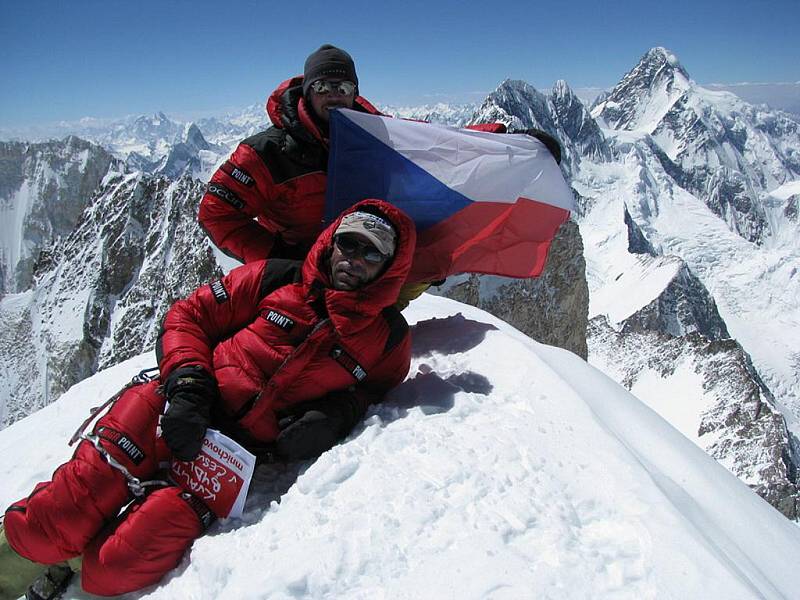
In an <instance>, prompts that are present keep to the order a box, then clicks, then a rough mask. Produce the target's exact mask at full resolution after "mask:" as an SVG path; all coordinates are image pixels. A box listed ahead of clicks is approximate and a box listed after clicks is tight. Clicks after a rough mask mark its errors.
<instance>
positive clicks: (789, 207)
mask: <svg viewBox="0 0 800 600" xmlns="http://www.w3.org/2000/svg"><path fill="white" fill-rule="evenodd" d="M798 212H800V194H794V195H793V196H789V198H787V199H786V208H784V209H783V214H784V216H785V217H786V218H787V219H789V220H790V221H793V222H795V223H796V222H797V214H798Z"/></svg>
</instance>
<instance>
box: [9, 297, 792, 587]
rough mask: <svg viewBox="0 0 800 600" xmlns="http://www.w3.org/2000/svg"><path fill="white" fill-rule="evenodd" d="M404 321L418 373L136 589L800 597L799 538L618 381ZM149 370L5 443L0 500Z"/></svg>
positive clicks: (132, 367)
mask: <svg viewBox="0 0 800 600" xmlns="http://www.w3.org/2000/svg"><path fill="white" fill-rule="evenodd" d="M406 314H407V317H408V319H409V321H410V322H412V323H414V360H413V363H412V369H411V373H410V375H409V379H408V380H407V381H406V382H405V383H404V384H403V385H402V386H400V387H399V388H398V389H397V390H396V391H395V392H393V394H392V395H391V397H390V398H389V399H387V401H386V402H385V403H384V404H382V405H380V406H378V407H376V408H375V409H374V410H373V411H372V413H371V414H370V416H369V417H368V419H367V420H366V422H365V423H364V425H363V426H361V427H360V428H358V429H357V430H356V432H355V433H354V434H353V435H352V436H351V437H350V438H349V439H348V440H347V441H346V442H345V443H343V444H341V445H339V446H337V447H335V448H334V449H332V450H331V451H329V452H327V453H325V454H324V455H323V456H321V457H320V458H319V459H318V460H317V461H316V462H314V463H313V464H307V465H299V466H297V465H295V466H292V465H290V466H284V467H281V468H276V467H271V468H262V470H260V471H259V472H257V476H256V482H255V489H254V491H253V493H252V495H251V499H250V502H249V504H248V509H247V512H246V516H245V521H246V523H241V522H227V523H220V524H217V525H215V526H214V528H212V530H211V532H210V534H209V535H207V536H206V537H204V538H201V539H200V540H199V541H197V542H196V543H195V544H194V546H193V548H192V550H191V552H190V554H189V555H188V556H187V558H186V559H185V560H184V562H183V564H182V565H181V566H180V567H179V568H178V569H176V571H175V572H174V573H173V574H172V575H171V576H169V577H168V578H167V579H166V580H165V581H164V582H163V583H162V585H160V586H156V587H154V588H151V589H148V590H146V591H145V592H143V593H142V594H140V595H138V596H139V597H147V598H153V599H156V598H176V597H181V598H189V597H191V598H241V599H248V598H254V599H255V598H301V597H302V598H432V599H433V598H436V599H440V598H496V599H500V598H515V599H516V598H534V597H535V598H637V599H638V598H656V597H657V598H702V597H709V593H711V594H713V596H714V597H718V598H790V597H792V596H793V593H794V592H795V591H796V590H797V589H798V586H799V585H800V573H798V571H797V569H796V568H795V566H796V565H795V562H796V557H797V556H798V554H800V530H798V529H797V527H796V526H794V525H793V524H791V523H790V522H789V521H787V520H786V519H785V518H784V517H783V516H782V515H780V514H779V513H778V512H777V511H775V510H774V509H773V508H771V507H770V506H769V505H768V504H767V503H766V502H764V501H763V500H761V499H760V498H759V497H758V496H756V495H755V494H754V493H753V492H751V491H750V490H749V489H748V488H747V486H746V485H744V484H743V483H741V482H740V481H738V480H737V479H736V478H735V477H734V476H732V475H731V474H730V473H729V472H728V471H726V470H725V469H724V468H723V467H721V466H720V465H718V464H717V463H716V462H715V461H714V460H712V459H711V458H709V457H708V456H707V455H706V454H705V453H703V452H702V451H701V450H700V449H698V448H697V447H696V446H694V445H693V444H692V443H691V442H690V441H688V440H687V439H686V438H684V437H683V436H682V435H680V434H679V433H678V432H677V431H675V430H674V429H673V428H672V427H671V426H669V425H668V424H667V423H666V422H665V421H663V420H662V419H661V418H660V417H658V416H657V415H656V414H655V413H654V412H652V411H651V410H649V409H648V408H647V407H646V406H644V405H643V404H642V403H641V402H640V401H639V400H637V399H636V398H635V397H634V396H632V395H630V394H629V393H628V392H626V391H625V390H624V389H623V388H622V387H620V386H619V385H617V384H615V383H613V382H612V381H611V380H610V379H608V378H607V377H606V376H605V375H603V374H602V373H600V372H599V371H597V370H595V369H593V368H592V367H590V366H588V365H587V364H586V363H585V362H583V361H582V360H580V359H579V358H577V357H576V356H575V355H572V354H570V353H568V352H566V351H563V350H558V349H555V348H552V347H548V346H542V345H540V344H537V343H536V342H533V341H532V340H530V339H529V338H527V337H525V336H523V335H522V334H520V333H519V332H518V331H516V330H514V329H513V328H511V327H510V326H508V325H506V324H505V323H503V322H502V321H500V320H498V319H496V318H494V317H492V316H490V315H488V314H487V313H485V312H482V311H480V310H478V309H475V308H472V307H469V306H466V305H462V304H459V303H456V302H453V301H451V300H447V299H443V298H437V297H433V296H428V295H424V296H423V297H422V298H420V299H419V300H417V301H415V302H414V303H413V304H412V305H411V306H410V307H409V309H407V311H406ZM153 363H154V359H153V357H152V355H151V354H146V355H141V356H139V357H136V358H134V359H131V360H129V361H127V362H125V363H122V364H120V365H117V366H115V367H113V368H111V369H109V370H107V371H104V372H101V373H99V374H97V375H95V376H94V377H92V378H90V379H88V380H85V381H83V382H81V383H79V384H78V385H76V386H75V387H73V388H72V389H71V390H70V391H69V392H67V393H66V394H65V395H64V396H62V397H61V398H60V399H59V400H58V401H57V402H56V403H54V404H52V405H50V406H48V407H46V408H44V409H43V410H41V411H39V412H37V413H35V414H33V415H31V416H29V417H27V418H25V419H23V420H22V421H19V422H17V423H15V424H13V425H12V426H10V427H8V428H7V429H5V430H3V431H0V479H2V481H3V483H4V485H3V487H2V490H0V502H2V503H3V504H4V505H5V504H8V503H9V502H11V501H13V500H15V499H17V498H18V497H20V496H22V495H24V494H26V493H28V492H29V490H30V489H31V488H32V486H33V484H34V483H35V482H36V481H37V480H39V479H43V478H46V477H48V475H49V472H50V471H51V470H52V468H53V467H54V466H56V465H57V464H58V463H59V462H60V461H62V460H64V459H66V458H67V457H68V456H69V453H70V449H69V448H67V446H66V440H67V438H68V437H69V435H70V434H71V433H72V431H73V430H74V429H75V428H76V427H77V425H78V424H79V423H80V422H81V421H82V420H83V418H84V417H85V415H86V413H87V411H88V407H90V406H93V405H96V404H98V403H99V401H100V400H101V399H104V398H106V397H108V396H109V395H111V394H112V393H113V392H114V391H115V390H116V389H117V388H118V387H120V386H121V385H122V384H123V383H124V382H126V381H127V380H128V379H129V378H130V377H131V375H132V374H134V373H135V372H136V371H137V370H138V369H140V368H144V367H147V366H151V365H152V364H153ZM42 432H47V435H42ZM297 472H299V476H297V477H296V480H295V474H296V473H297ZM278 497H280V504H278V503H275V502H273V503H271V504H269V501H270V500H271V499H275V498H278ZM710 590H713V592H710ZM85 597H86V596H85V595H84V594H82V593H81V592H80V591H79V590H78V589H77V586H76V585H74V584H73V587H72V588H70V590H69V593H68V594H67V598H85Z"/></svg>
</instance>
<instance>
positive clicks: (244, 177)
mask: <svg viewBox="0 0 800 600" xmlns="http://www.w3.org/2000/svg"><path fill="white" fill-rule="evenodd" d="M273 190H274V184H273V181H272V176H271V175H270V173H269V170H268V169H267V167H266V165H265V164H264V161H263V160H262V159H261V157H260V156H259V155H258V153H257V152H256V151H255V150H254V149H253V148H252V147H250V146H248V145H247V144H239V146H238V147H237V148H236V150H235V151H234V153H233V154H232V155H231V157H230V159H229V160H227V161H226V162H225V163H224V164H223V165H222V166H221V167H220V168H219V169H217V171H216V172H215V173H214V175H213V176H212V177H211V181H209V183H208V186H207V187H206V193H205V195H204V196H203V199H202V200H201V202H200V210H199V213H198V219H199V221H200V225H201V226H202V227H203V229H205V231H206V233H207V234H208V236H209V237H210V238H211V240H212V241H213V242H214V244H216V246H217V247H218V248H220V249H221V250H222V251H223V252H225V253H226V254H227V255H229V256H232V257H233V258H236V259H237V260H241V261H243V262H245V263H249V262H252V261H255V260H260V259H263V258H267V256H269V252H270V250H271V249H272V245H273V242H274V240H275V236H274V234H273V233H272V232H271V231H270V230H269V229H267V228H266V227H265V226H263V225H262V224H260V223H258V222H257V221H256V220H255V219H254V217H256V216H258V215H260V214H263V213H264V212H265V208H266V207H267V206H268V205H269V203H270V202H271V201H272V195H273Z"/></svg>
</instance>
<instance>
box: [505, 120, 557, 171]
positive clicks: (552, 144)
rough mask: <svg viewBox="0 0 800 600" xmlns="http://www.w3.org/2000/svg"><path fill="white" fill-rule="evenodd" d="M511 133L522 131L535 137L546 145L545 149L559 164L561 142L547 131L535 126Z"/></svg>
mask: <svg viewBox="0 0 800 600" xmlns="http://www.w3.org/2000/svg"><path fill="white" fill-rule="evenodd" d="M513 133H524V134H525V135H529V136H531V137H534V138H536V139H537V140H539V141H540V142H542V143H543V144H544V145H545V146H546V147H547V149H548V150H549V151H550V154H552V155H553V158H555V159H556V163H557V164H559V165H560V164H561V144H559V143H558V140H557V139H556V138H554V137H553V136H552V135H550V134H549V133H545V132H544V131H542V130H541V129H536V128H531V129H523V130H518V131H514V132H513Z"/></svg>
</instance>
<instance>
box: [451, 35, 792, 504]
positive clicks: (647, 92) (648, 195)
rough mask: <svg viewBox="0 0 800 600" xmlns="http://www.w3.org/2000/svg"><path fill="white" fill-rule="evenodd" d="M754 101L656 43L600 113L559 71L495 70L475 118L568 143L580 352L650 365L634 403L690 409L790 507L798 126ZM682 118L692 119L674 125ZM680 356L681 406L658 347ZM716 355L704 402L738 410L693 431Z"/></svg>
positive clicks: (624, 365)
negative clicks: (585, 289) (582, 295)
mask: <svg viewBox="0 0 800 600" xmlns="http://www.w3.org/2000/svg"><path fill="white" fill-rule="evenodd" d="M763 111H764V109H756V108H754V107H750V106H748V105H746V104H744V103H743V102H741V101H740V100H738V99H736V98H734V97H733V96H732V95H729V94H724V93H721V92H708V91H706V90H703V89H702V88H700V87H699V86H697V85H696V84H695V83H694V82H692V81H691V80H690V79H689V76H688V74H687V72H686V70H685V69H684V68H683V67H682V66H681V65H680V63H679V62H678V60H677V59H676V58H675V56H674V55H672V54H671V53H670V52H668V51H667V50H665V49H663V48H655V49H653V50H651V51H650V52H648V53H647V54H646V55H645V56H644V57H643V58H642V60H641V61H640V62H639V64H637V65H636V66H635V67H634V68H633V69H632V70H631V72H630V73H628V74H627V75H626V76H625V77H624V78H623V79H622V81H621V82H620V84H619V85H618V86H616V88H615V89H614V90H613V91H612V92H611V93H610V94H609V95H607V96H606V97H604V98H601V99H599V100H598V103H597V105H596V106H595V109H594V111H593V113H592V114H594V115H595V116H596V117H597V120H595V119H594V118H593V117H592V115H590V114H589V111H588V110H587V109H586V108H585V107H583V106H582V104H581V102H580V100H579V99H577V98H575V97H574V94H571V93H570V91H569V88H568V86H566V84H562V83H559V84H557V85H556V86H554V88H553V91H552V92H551V93H550V94H549V95H545V94H543V93H541V92H539V91H537V90H536V89H535V88H533V87H532V86H530V85H528V84H526V83H524V82H518V81H504V82H503V83H501V85H500V86H499V87H498V89H497V90H496V91H495V92H493V93H492V94H490V95H489V96H488V97H487V99H486V101H485V102H484V103H483V105H482V106H481V108H480V110H479V111H478V112H477V113H476V115H475V118H474V120H475V122H486V121H502V122H504V123H506V124H507V125H508V126H509V127H511V128H514V129H524V128H527V127H538V128H540V129H544V130H546V131H548V132H549V133H551V134H553V135H554V136H556V137H557V138H559V140H560V141H561V142H562V145H563V146H564V154H565V157H566V158H565V160H564V162H563V163H562V168H563V169H564V171H565V172H566V173H567V174H568V176H569V177H570V180H571V183H572V187H573V190H574V192H575V194H576V197H577V199H578V205H579V212H580V215H579V216H578V222H579V224H580V229H581V234H582V238H583V245H584V255H585V258H586V275H587V280H588V285H589V293H590V307H589V317H590V318H591V319H592V321H591V323H592V324H591V326H590V328H589V332H590V335H589V339H588V344H589V360H590V362H592V363H597V364H598V365H601V366H602V368H603V369H606V370H607V372H608V373H609V374H611V375H612V376H614V377H615V378H617V381H619V382H621V383H623V384H624V385H626V386H628V387H633V386H635V385H636V384H637V382H638V381H639V379H640V375H639V374H640V373H643V372H644V373H646V375H647V377H646V378H645V377H644V376H641V377H642V378H643V380H644V381H646V382H647V384H646V385H639V386H638V387H636V391H637V393H639V394H641V395H642V399H643V400H644V401H645V402H648V403H649V404H651V405H652V406H654V407H656V408H657V409H658V410H660V411H662V413H663V414H665V415H667V416H668V417H670V418H675V417H676V415H679V414H681V413H682V412H683V413H686V412H687V411H688V412H689V413H690V414H691V415H693V416H692V417H691V418H684V419H683V420H682V421H680V425H682V426H683V425H686V424H687V423H691V424H692V426H695V425H696V426H697V427H696V428H695V429H694V430H686V433H687V435H688V436H689V437H690V438H691V439H693V440H695V441H696V442H697V443H698V445H700V446H701V447H702V448H704V449H706V450H707V451H709V452H710V453H711V454H712V455H714V456H717V457H718V458H720V460H721V461H722V462H723V464H726V465H728V466H730V467H731V469H732V471H733V472H736V473H739V474H740V475H742V477H743V479H744V480H745V481H748V482H749V483H751V485H753V486H754V487H755V488H757V489H760V490H762V492H764V495H765V497H770V498H771V502H773V504H774V505H775V506H776V507H779V508H780V509H781V510H782V511H784V513H785V514H787V516H789V517H790V518H797V516H798V508H800V494H798V488H797V484H798V465H800V444H798V435H800V427H798V425H797V422H798V415H800V396H798V395H797V394H798V393H799V392H798V391H799V390H800V361H799V360H798V354H797V343H796V341H795V340H796V339H800V329H798V327H799V326H800V304H799V303H798V300H797V298H798V297H800V289H798V287H797V286H798V285H800V278H798V277H796V276H795V275H796V265H798V264H800V253H799V252H798V249H799V248H800V228H798V224H797V217H796V214H797V209H796V206H797V200H798V198H797V196H796V193H797V191H798V187H797V185H798V183H797V182H796V181H795V180H796V179H798V177H797V171H796V169H795V167H794V164H795V161H796V156H798V155H800V154H798V153H800V136H798V135H797V131H798V129H797V126H798V124H797V122H795V121H793V120H792V119H791V118H789V117H788V116H786V115H783V114H781V113H769V112H768V111H767V112H763ZM692 115H693V116H692ZM692 120H693V122H694V123H695V125H694V127H693V128H692V127H684V128H682V129H678V128H676V127H673V126H672V125H673V124H674V123H677V122H681V123H686V122H690V121H692ZM610 125H614V126H615V127H617V128H618V129H614V128H611V127H610ZM715 128H716V129H715ZM733 130H736V131H739V132H741V139H739V140H738V141H736V142H735V143H734V140H732V139H731V138H730V135H731V132H732V131H733ZM667 132H669V133H667ZM773 134H774V135H773ZM736 144H738V146H737V145H736ZM740 148H741V150H740ZM764 149H767V150H766V151H765V154H764V158H763V159H762V158H760V154H759V152H760V151H761V150H764ZM723 159H724V160H723ZM736 182H740V183H741V182H744V183H742V186H744V187H737V183H736ZM784 182H785V183H784ZM780 183H782V185H780V187H777V188H776V189H771V188H769V186H770V185H774V186H778V184H780ZM744 188H746V189H747V190H748V194H750V195H749V196H747V199H746V200H745V199H744V197H743V196H742V195H741V194H739V192H740V191H741V190H742V189H744ZM737 190H738V191H737ZM759 223H761V225H758V224H759ZM754 232H757V233H758V235H752V234H753V233H754ZM751 238H754V239H751ZM790 265H794V267H792V266H790ZM476 279H477V280H482V279H484V278H476ZM512 285H513V284H512ZM517 285H518V284H517ZM472 288H473V289H479V288H483V289H484V290H485V292H486V293H485V296H486V297H487V298H491V299H492V302H494V304H495V305H499V306H508V305H509V304H510V303H513V302H514V300H513V298H514V296H513V295H509V294H508V293H507V292H505V293H499V294H497V293H496V290H497V289H498V285H497V282H490V283H486V282H484V283H482V284H481V285H478V284H477V283H476V284H473V286H472ZM455 297H456V298H458V299H463V300H467V301H471V300H470V298H469V296H468V295H467V296H465V295H463V294H461V295H456V296H455ZM479 304H480V305H481V306H482V307H485V306H487V304H486V300H485V299H484V300H482V301H481V302H480V303H479ZM536 306H537V304H536V302H534V303H532V308H531V312H534V313H535V310H536ZM502 310H503V309H502V308H501V309H500V311H502ZM544 312H545V314H546V312H547V311H544ZM497 314H504V313H503V312H498V313H497ZM515 325H516V326H517V327H520V325H519V324H517V323H515ZM523 329H525V328H523ZM525 330H526V331H531V330H529V329H525ZM531 333H533V332H532V331H531ZM729 336H733V338H735V340H736V341H735V342H734V341H731V340H728V339H727V338H729ZM698 340H705V341H704V342H700V341H698ZM726 340H727V341H726ZM737 342H738V343H737ZM709 344H710V345H711V347H713V348H714V351H713V353H711V354H713V355H714V359H713V361H712V360H711V359H710V358H709V355H710V351H709V350H708V347H709ZM623 348H631V350H630V351H628V352H624V351H622V349H623ZM676 348H681V350H677V349H676ZM665 353H666V354H665ZM677 355H679V356H682V357H683V358H684V363H682V368H686V369H693V370H694V372H695V377H694V379H692V380H691V382H692V384H691V385H689V384H685V385H684V386H683V387H682V388H681V389H680V395H679V396H676V397H675V399H674V400H673V406H682V407H683V409H682V410H669V406H670V403H669V402H667V401H666V400H665V398H667V397H668V396H669V391H670V390H673V389H674V382H673V380H672V375H671V372H672V369H673V368H676V367H675V364H673V363H674V362H675V360H677V359H674V360H673V362H672V363H671V362H670V361H669V360H667V357H668V356H677ZM689 356H691V357H692V359H691V360H690V359H688V358H687V357H689ZM659 360H664V361H665V365H664V366H663V368H659V367H658V366H657V365H656V364H655V363H656V362H657V361H659ZM751 360H752V362H751ZM712 363H713V365H714V367H713V368H714V369H716V370H718V371H724V372H726V373H730V374H734V373H736V374H738V375H737V376H736V377H733V375H731V377H732V379H733V380H735V382H734V381H733V380H732V381H731V382H728V384H727V387H726V388H725V393H722V392H717V395H716V396H713V397H714V398H715V400H714V403H715V404H714V408H713V410H714V411H715V414H717V415H721V414H726V415H729V416H730V415H736V414H739V413H741V414H743V415H749V416H748V417H747V418H742V419H737V418H728V419H722V420H719V421H718V422H716V424H715V426H714V427H710V426H704V427H703V428H701V427H700V423H701V422H704V419H705V420H708V416H707V414H706V411H709V410H711V409H710V408H709V402H710V400H709V398H710V397H711V396H712V393H711V392H710V391H709V388H708V386H709V384H708V379H709V377H710V375H709V373H710V372H711V368H712V367H711V366H709V365H710V364H712ZM723 363H725V367H724V368H723V367H722V366H721V365H722V364H723ZM670 365H672V366H670ZM686 365H688V366H686ZM715 389H718V388H715ZM687 407H691V410H689V409H688V408H687ZM765 407H766V408H765ZM742 411H744V412H742ZM784 419H787V420H788V422H789V429H787V425H786V423H785V422H784ZM681 429H682V430H685V429H686V427H681ZM721 439H724V440H726V441H725V446H726V450H724V451H722V450H720V440H721ZM754 440H758V441H754ZM759 444H763V446H760V445H759ZM734 447H735V448H737V450H736V451H733V450H731V448H734ZM766 448H769V450H766ZM734 455H735V456H734ZM734 463H735V466H734Z"/></svg>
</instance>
